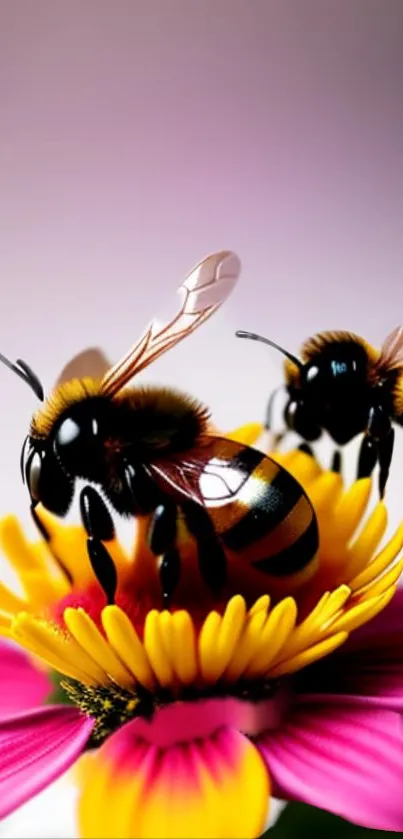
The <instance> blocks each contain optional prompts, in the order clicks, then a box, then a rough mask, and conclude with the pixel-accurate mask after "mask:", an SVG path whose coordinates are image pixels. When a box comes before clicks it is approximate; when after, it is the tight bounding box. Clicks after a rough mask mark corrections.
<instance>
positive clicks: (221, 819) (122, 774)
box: [79, 726, 270, 839]
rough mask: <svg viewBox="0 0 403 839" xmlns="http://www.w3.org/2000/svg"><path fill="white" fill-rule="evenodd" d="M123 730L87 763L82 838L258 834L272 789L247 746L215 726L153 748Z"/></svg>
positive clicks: (221, 838) (242, 837) (210, 838)
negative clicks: (201, 735) (197, 737)
mask: <svg viewBox="0 0 403 839" xmlns="http://www.w3.org/2000/svg"><path fill="white" fill-rule="evenodd" d="M127 729H129V726H126V731H124V730H122V729H121V731H120V732H118V733H117V734H116V735H114V736H113V737H112V738H110V739H109V741H107V742H106V743H105V745H104V746H103V747H101V749H100V750H99V751H98V753H97V755H96V758H95V759H94V760H93V761H91V764H90V767H89V769H90V771H89V772H88V775H87V777H86V779H85V781H84V787H83V792H82V795H81V800H80V803H79V823H80V829H81V830H80V834H81V836H82V837H83V839H95V837H97V839H99V837H106V836H107V837H108V839H132V837H134V836H135V837H136V839H162V837H163V839H201V837H203V839H252V838H253V837H257V836H259V835H260V834H261V833H262V832H263V828H264V825H265V820H266V817H267V810H268V800H269V793H270V786H269V778H268V774H267V770H266V767H265V764H264V762H263V759H262V757H261V756H260V754H259V752H258V751H257V749H256V747H255V746H254V745H253V743H251V742H250V741H249V740H247V739H246V738H245V737H243V736H242V735H241V734H239V733H238V732H237V731H235V730H232V729H221V730H220V731H217V732H216V733H215V734H214V735H212V736H211V737H209V738H207V739H206V740H204V741H193V742H192V741H191V742H190V743H184V744H179V743H178V744H177V745H175V746H172V747H170V748H167V749H157V748H155V747H154V746H150V745H148V744H147V743H145V742H144V741H139V740H136V739H135V737H134V736H133V735H130V730H129V731H128V730H127ZM240 802H241V804H240Z"/></svg>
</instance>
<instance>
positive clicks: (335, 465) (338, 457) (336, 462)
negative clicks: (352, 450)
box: [330, 449, 343, 475]
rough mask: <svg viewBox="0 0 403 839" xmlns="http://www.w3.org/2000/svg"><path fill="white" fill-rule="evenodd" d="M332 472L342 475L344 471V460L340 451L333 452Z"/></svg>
mask: <svg viewBox="0 0 403 839" xmlns="http://www.w3.org/2000/svg"><path fill="white" fill-rule="evenodd" d="M330 470H331V472H336V473H337V474H338V475H341V473H342V471H343V459H342V454H341V451H340V449H335V450H334V452H333V457H332V462H331V465H330Z"/></svg>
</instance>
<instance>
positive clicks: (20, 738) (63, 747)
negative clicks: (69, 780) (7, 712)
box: [0, 705, 94, 819]
mask: <svg viewBox="0 0 403 839" xmlns="http://www.w3.org/2000/svg"><path fill="white" fill-rule="evenodd" d="M93 727H94V722H93V720H91V719H89V718H87V717H84V716H83V715H82V714H81V713H80V711H78V710H77V709H76V708H69V707H67V706H64V705H60V706H58V705H54V706H48V707H47V708H39V709H37V710H35V711H32V712H31V713H25V714H19V715H18V716H16V717H14V719H12V718H10V719H8V720H3V721H2V722H0V819H1V818H4V817H5V816H7V815H8V814H9V813H11V812H12V811H13V810H15V809H16V808H17V807H19V806H20V805H21V804H24V803H25V802H26V801H28V799H29V798H31V797H32V796H33V795H36V793H38V792H40V791H41V790H42V789H44V788H45V787H46V786H47V785H48V784H50V783H51V782H52V781H54V780H55V779H56V778H58V777H59V775H61V774H62V773H63V772H65V771H66V770H67V769H68V768H69V767H70V766H71V765H72V764H73V763H74V761H75V760H76V759H77V757H78V756H79V754H80V753H81V752H82V750H83V748H84V746H85V743H86V742H87V740H88V738H89V736H90V734H91V731H92V729H93Z"/></svg>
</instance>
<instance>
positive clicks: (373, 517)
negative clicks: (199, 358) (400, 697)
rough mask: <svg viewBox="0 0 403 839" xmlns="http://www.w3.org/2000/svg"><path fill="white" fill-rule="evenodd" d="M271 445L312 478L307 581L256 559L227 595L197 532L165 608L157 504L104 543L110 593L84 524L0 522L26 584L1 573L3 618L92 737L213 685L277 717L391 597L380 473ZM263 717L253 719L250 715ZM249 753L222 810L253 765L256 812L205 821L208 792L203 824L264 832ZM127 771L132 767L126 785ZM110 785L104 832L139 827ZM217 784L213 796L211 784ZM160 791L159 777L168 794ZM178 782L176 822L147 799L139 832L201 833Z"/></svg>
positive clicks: (45, 519) (86, 822)
mask: <svg viewBox="0 0 403 839" xmlns="http://www.w3.org/2000/svg"><path fill="white" fill-rule="evenodd" d="M253 435H254V429H253V428H252V427H250V428H245V429H242V430H240V431H238V432H235V433H234V435H232V436H233V438H236V439H238V440H240V439H242V440H243V441H244V442H248V441H251V440H252V438H253ZM273 457H274V458H275V459H276V460H277V461H278V463H280V464H281V465H282V466H283V467H285V468H286V469H287V470H288V471H290V472H291V473H292V474H293V475H294V477H295V478H296V479H297V480H298V481H299V482H300V484H301V485H302V486H303V488H304V489H305V491H306V493H307V495H308V497H309V498H310V500H311V502H312V504H313V506H314V509H315V511H316V515H317V519H318V525H319V537H320V549H319V560H318V566H317V569H316V571H315V574H314V576H313V577H311V578H310V579H306V580H303V581H302V583H301V582H299V583H298V585H297V584H294V583H295V581H294V582H293V581H292V580H291V581H287V580H285V581H284V580H283V581H282V583H281V586H276V587H273V588H271V587H269V586H268V584H267V581H265V580H264V577H262V575H260V576H259V578H258V581H257V578H256V577H254V576H253V574H252V571H250V570H249V567H247V568H245V570H244V572H243V573H241V574H239V573H238V574H235V575H234V577H233V579H232V582H231V587H230V589H229V592H228V598H227V599H226V601H223V600H222V599H221V600H216V601H214V598H212V595H207V593H205V592H204V590H203V589H202V588H201V587H200V584H199V581H198V577H197V563H196V561H195V557H194V544H193V543H192V542H191V541H189V543H188V544H187V543H186V540H184V554H185V556H184V559H185V562H184V564H183V567H184V568H185V572H184V582H183V584H182V585H181V589H180V596H179V599H178V602H176V603H174V604H173V606H172V608H171V609H169V610H168V609H163V608H161V594H160V588H159V577H158V568H157V566H156V562H155V558H154V557H153V555H152V554H151V552H150V550H149V549H148V547H147V541H146V533H147V530H148V526H149V518H146V517H143V518H139V520H138V522H137V523H136V532H135V540H134V548H133V551H132V552H127V551H125V550H124V549H123V547H122V546H121V545H120V544H119V543H118V541H117V540H116V539H112V540H110V541H109V542H107V543H106V546H107V548H108V551H109V553H110V555H111V557H112V559H113V562H114V565H115V568H116V573H117V581H118V582H117V589H116V596H115V598H114V602H113V603H108V602H107V598H106V596H105V593H104V591H103V589H102V588H101V586H100V585H99V583H98V580H97V579H96V578H95V576H94V573H93V571H92V568H91V565H90V562H89V560H88V555H87V549H86V539H87V537H86V535H85V533H84V531H83V529H82V528H81V527H74V526H71V525H69V526H67V525H65V524H63V523H62V522H60V521H59V520H58V519H56V518H55V517H54V516H52V515H51V514H49V513H48V512H46V511H45V510H44V509H41V507H40V506H38V507H37V514H38V518H39V520H40V523H41V526H42V528H43V533H44V534H45V537H46V538H45V540H44V541H40V542H36V543H34V544H31V543H30V542H28V541H27V540H26V538H25V536H24V534H23V532H22V530H21V527H20V525H19V523H18V521H17V520H16V519H15V518H14V517H12V516H9V517H8V518H6V519H4V520H3V521H2V522H1V525H0V540H1V545H2V548H3V551H4V553H5V554H6V556H7V557H8V559H9V561H10V562H11V563H12V565H13V567H14V569H15V570H16V571H17V574H18V575H19V578H20V581H21V585H22V591H23V594H22V595H21V596H16V595H15V594H13V593H11V592H10V591H9V590H8V589H6V588H5V587H4V586H1V587H0V610H1V612H0V620H1V632H2V633H3V635H5V636H6V637H8V638H10V639H13V640H14V641H16V642H18V643H19V644H20V645H21V646H23V647H24V648H25V649H26V650H28V651H29V652H30V653H31V654H32V655H34V656H35V657H37V658H39V659H40V660H41V661H42V662H44V663H45V664H46V665H47V666H48V667H49V668H50V669H52V670H53V671H56V672H57V673H58V674H59V676H60V684H61V688H62V689H63V690H64V691H65V693H66V695H67V697H68V699H69V701H70V702H71V703H72V705H75V706H76V707H77V708H79V709H80V711H81V712H82V713H83V714H85V715H87V716H88V717H90V718H91V719H92V720H93V721H94V727H93V730H92V740H91V743H92V745H93V746H99V745H101V751H102V749H106V750H108V748H109V746H108V743H109V738H110V735H111V734H113V732H116V731H117V730H119V729H120V728H121V727H122V725H124V724H125V723H128V722H130V721H132V720H137V721H141V720H143V721H146V720H149V719H153V717H154V716H155V714H157V716H158V714H159V713H166V712H167V709H169V708H170V707H172V706H175V705H176V704H178V703H188V702H190V703H193V702H197V701H215V700H216V699H217V698H221V700H222V701H225V702H227V701H239V702H241V703H242V702H244V703H245V702H252V703H253V705H254V707H260V705H261V703H263V707H264V708H265V714H266V717H265V719H266V722H265V725H266V727H267V725H268V722H267V719H268V717H267V714H268V713H269V709H270V719H271V722H270V726H275V725H277V724H278V720H279V719H281V718H282V715H283V714H284V709H285V708H286V707H287V695H288V691H289V685H290V683H291V681H292V677H293V674H296V673H297V672H298V671H301V670H302V669H303V668H306V667H307V666H308V665H311V664H313V663H314V662H316V661H318V660H320V659H322V658H323V657H325V656H327V655H328V654H330V653H332V652H333V651H334V650H336V649H337V648H338V647H340V646H341V645H343V644H344V642H345V641H346V640H347V638H348V636H349V634H350V633H351V632H352V631H353V630H355V629H356V628H357V627H359V626H361V625H362V624H364V623H365V622H367V621H369V620H370V619H371V618H373V617H374V616H375V615H376V614H377V613H379V612H380V611H381V610H382V609H383V608H384V607H385V606H386V605H387V603H388V602H389V601H390V600H391V598H392V596H393V594H394V592H395V590H396V586H397V581H398V578H399V575H400V573H401V571H402V568H403V561H402V560H399V561H396V558H397V556H398V554H399V552H400V551H401V549H402V547H403V526H401V527H400V528H399V529H398V531H397V532H396V534H395V535H394V536H393V537H392V539H391V540H390V541H389V542H388V543H387V544H386V545H385V546H384V547H382V548H381V549H380V548H379V545H380V542H381V540H382V537H383V535H384V533H385V529H386V525H387V514H386V509H385V505H384V504H383V502H378V504H377V505H376V506H375V509H374V510H373V512H372V513H371V514H370V515H369V517H368V518H367V519H366V520H364V514H365V510H366V507H367V505H368V501H369V496H370V490H371V481H370V479H365V480H361V481H357V482H356V483H354V484H353V486H352V487H351V488H350V489H347V490H346V489H345V488H344V487H343V481H342V478H341V477H340V475H337V474H335V473H333V472H330V471H326V470H322V469H321V468H320V467H319V466H318V464H317V463H316V462H315V461H314V460H313V459H312V458H311V457H310V456H308V455H306V454H304V453H302V452H299V451H293V452H290V453H287V454H281V455H279V454H276V455H273ZM357 531H359V532H358V535H357ZM249 574H250V575H251V576H250V577H249ZM287 585H288V586H289V590H287ZM259 586H260V588H259ZM290 680H291V681H290ZM187 707H188V706H187ZM239 707H240V706H239ZM242 707H244V706H242ZM245 707H246V706H245ZM237 708H238V706H237ZM238 710H239V709H238ZM238 710H237V714H238ZM220 713H221V712H220ZM241 716H242V714H241ZM248 719H249V718H248ZM245 720H246V717H245ZM245 720H244V721H243V722H242V724H240V726H241V730H242V731H244V732H245V731H247V733H248V734H250V735H253V734H254V732H253V731H252V730H251V726H250V724H249V721H245ZM144 724H146V723H144ZM222 724H223V723H222ZM256 724H257V723H256V720H255V721H254V723H253V726H255V727H256ZM194 726H195V720H194V719H193V720H192V723H191V724H190V723H189V727H190V728H191V729H192V731H193V730H194ZM248 726H249V727H248ZM253 726H252V728H253ZM147 730H148V729H147ZM219 730H221V729H220V728H219ZM144 736H148V735H146V734H145V735H144ZM153 736H154V735H153ZM220 736H221V735H220ZM222 736H223V737H224V734H223V735H222ZM136 742H137V741H136ZM152 742H153V743H154V741H152ZM102 744H104V746H102ZM154 745H155V743H154ZM136 748H137V746H136ZM217 748H218V746H217ZM223 748H224V747H223ZM225 748H227V746H226V747H225ZM228 748H229V745H228ZM231 748H232V747H231ZM245 748H246V747H245ZM224 751H225V749H224ZM141 754H142V753H141V749H140V752H139V753H138V755H137V758H136V761H137V763H136V762H135V764H136V766H137V768H138V771H139V773H140V774H141V772H140V767H141V765H142V757H141ZM220 754H221V752H220ZM105 755H106V758H105V760H106V762H104V764H103V767H104V768H103V769H102V771H101V770H100V772H101V775H99V776H98V775H97V778H98V780H96V781H95V780H94V781H92V780H91V772H90V773H89V774H88V776H87V777H88V785H89V786H88V788H87V787H86V790H87V791H86V792H85V793H84V796H83V803H82V807H81V825H82V831H83V835H85V836H91V835H94V836H95V835H100V834H99V833H97V832H96V831H97V830H98V831H99V829H100V824H101V822H100V821H99V819H101V821H102V820H103V819H104V820H105V818H106V815H105V809H104V808H103V807H101V804H100V801H101V798H102V796H101V792H102V790H103V792H102V795H104V794H105V789H104V787H105V783H106V780H105V779H108V778H109V774H108V773H110V771H112V770H110V765H111V764H110V761H111V760H112V764H113V761H114V758H113V759H112V757H111V756H110V753H109V752H108V751H106V752H105ZM108 755H109V757H108ZM244 758H245V761H246V762H245V761H244V760H243V758H242V761H241V764H242V767H241V769H240V772H239V775H237V777H236V779H235V780H234V778H233V777H232V775H230V776H229V777H228V779H227V781H228V789H227V799H228V801H227V804H228V807H227V809H226V812H227V814H228V813H229V812H230V809H231V807H234V804H235V801H236V796H237V795H239V793H240V786H239V783H240V781H239V778H241V780H242V779H243V781H242V783H243V784H244V783H246V781H247V775H248V772H249V771H250V772H252V770H253V772H252V776H253V777H255V778H257V779H258V781H256V789H257V790H258V791H259V795H260V796H261V797H260V798H259V802H260V803H259V806H257V804H256V801H255V795H257V793H255V792H251V806H252V804H253V807H254V808H255V815H254V816H253V825H252V823H250V822H248V823H247V824H245V823H243V822H242V824H241V823H240V826H239V830H241V829H242V831H243V833H242V834H241V833H236V825H235V824H234V822H233V820H231V819H230V820H229V821H227V822H226V825H227V826H226V827H225V829H224V828H222V831H223V832H217V831H218V830H219V828H218V827H217V822H216V820H214V819H213V820H212V821H211V820H210V821H208V819H209V818H210V816H208V817H207V816H205V821H204V822H203V819H202V813H203V806H201V805H200V801H201V799H200V800H199V803H198V804H197V806H196V804H195V806H194V809H193V814H195V813H197V814H198V819H202V822H203V825H204V832H203V835H205V836H218V835H220V836H224V835H225V836H229V835H242V836H246V835H248V836H249V835H258V832H256V831H258V829H260V828H258V827H257V825H256V823H255V822H256V819H257V822H259V824H260V827H263V824H264V817H265V806H264V801H265V796H266V797H267V794H268V788H269V781H268V779H267V773H266V770H265V769H264V768H262V767H263V764H262V761H261V758H260V757H258V756H257V753H255V751H254V749H252V746H251V744H248V747H247V750H246V753H245V755H244ZM223 759H224V758H223ZM91 760H92V758H91ZM220 760H221V758H220ZM108 761H109V762H108ZM224 762H225V761H224ZM107 767H109V769H107ZM248 767H249V769H248ZM246 770H248V772H247V771H246ZM147 771H148V770H147ZM150 771H151V770H150ZM153 771H154V770H153ZM209 771H210V770H208V771H207V769H206V773H207V774H206V776H205V779H204V781H203V783H204V784H205V786H206V790H208V789H210V786H211V783H212V780H211V776H210V774H209ZM217 771H218V770H217ZM220 771H221V770H220ZM253 773H254V775H253ZM95 774H96V773H95ZM101 776H102V777H101ZM252 776H251V777H252ZM94 777H95V776H94ZM139 777H140V775H139ZM144 777H145V775H144V774H143V775H142V778H143V780H142V781H141V783H140V781H139V783H138V788H137V792H133V790H132V792H131V795H132V798H130V796H129V798H130V801H131V802H132V803H133V800H134V799H135V800H136V801H138V806H139V807H140V804H141V800H142V798H141V796H143V795H144V783H145V782H144ZM203 777H204V776H203ZM109 780H110V778H109ZM126 782H127V783H128V781H127V778H126V780H125V782H124V784H123V786H124V789H125V790H126V786H125V784H126ZM108 783H109V781H108ZM122 783H123V781H122ZM165 783H166V778H165V776H164V779H163V780H161V784H162V787H161V789H162V788H164V789H165V786H164V784H165ZM94 784H95V786H94ZM110 784H112V781H110ZM209 785H210V786H209ZM112 787H113V784H112ZM119 789H120V787H119ZM122 789H123V787H122ZM214 789H216V788H215V787H214ZM113 790H114V791H113V796H115V794H116V796H117V797H116V798H113V800H114V802H115V803H116V806H117V807H118V805H119V807H120V804H119V801H122V802H123V803H122V808H123V809H122V813H123V815H122V816H121V817H119V818H118V817H117V816H116V820H115V827H113V825H112V824H109V823H108V824H109V827H108V829H109V830H110V831H111V832H110V833H108V836H109V835H110V836H112V835H113V836H130V835H133V832H131V831H132V830H133V829H134V828H133V826H132V823H131V822H130V818H129V816H128V815H127V807H126V809H125V806H126V805H124V800H126V799H124V795H126V792H125V793H124V795H123V793H122V795H123V798H122V799H120V798H119V795H120V793H119V795H118V792H117V791H116V790H117V788H116V789H115V787H113ZM210 793H211V796H210V798H211V806H213V804H214V801H215V798H214V795H215V793H214V795H213V792H211V790H210ZM210 793H208V795H210ZM111 795H112V793H111ZM127 795H129V793H127ZM161 795H162V792H161V790H160V793H158V796H159V798H160V797H161ZM172 795H173V799H172V800H173V802H174V803H173V805H172V806H173V810H175V807H176V805H178V814H179V813H182V815H178V814H177V818H176V820H175V819H173V821H172V822H170V823H169V825H168V826H167V823H166V822H165V823H164V825H165V827H164V830H165V831H167V832H165V833H163V834H161V833H158V830H161V829H162V827H161V825H162V822H161V821H158V818H156V817H155V818H156V820H155V819H154V821H153V818H154V816H152V814H151V810H150V813H149V820H148V821H147V819H146V820H145V822H144V826H143V828H142V830H140V828H138V829H139V830H140V832H139V833H136V834H135V835H138V836H140V835H142V836H158V835H165V836H169V835H172V836H179V835H182V834H181V833H180V830H182V829H183V835H199V834H198V833H192V830H193V828H192V825H193V827H194V825H195V824H196V823H197V829H198V830H199V829H200V825H199V823H198V822H197V820H196V822H194V821H192V819H191V818H190V816H189V819H188V820H186V819H185V821H183V818H184V817H183V812H185V810H184V808H183V807H182V810H181V808H180V806H179V804H180V802H179V804H178V802H176V803H175V800H174V799H175V795H174V793H172ZM206 795H207V792H206ZM217 795H218V793H217ZM220 795H221V793H220ZM113 796H112V797H113ZM133 796H134V798H133ZM158 796H157V797H158ZM107 797H108V796H107ZM219 797H220V796H219ZM224 797H225V796H224ZM159 798H158V800H159ZM221 798H222V796H221ZM227 799H226V800H227ZM127 800H129V799H127ZM209 800H210V799H209ZM217 801H218V799H217ZM94 802H95V803H96V806H97V807H100V808H101V809H99V814H101V815H99V814H98V817H97V819H98V820H97V819H96V818H95V817H94V818H93V819H91V817H90V815H89V809H91V808H92V809H91V812H93V807H94ZM229 802H232V804H231V806H230V804H229ZM262 802H263V804H262ZM154 805H155V799H154V798H153V806H154ZM127 806H128V805H127ZM144 806H145V805H144ZM222 806H223V807H224V804H223V805H222ZM225 806H226V805H225ZM133 807H134V805H133ZM214 807H215V808H216V804H214ZM256 807H257V810H256ZM112 809H113V808H112V807H111V812H112ZM185 809H186V808H185ZM224 809H225V807H224ZM113 811H114V812H115V813H116V810H114V809H113ZM135 811H136V808H134V810H133V812H135ZM136 812H137V811H136ZM147 812H148V811H147ZM153 812H154V811H153ZM158 812H160V811H159V810H158ZM256 813H257V815H256ZM110 818H112V816H110ZM147 818H148V817H147ZM125 819H126V821H125ZM178 819H179V821H178ZM181 819H182V821H181ZM179 822H180V825H181V827H180V826H179ZM103 823H104V824H105V821H104V822H103ZM94 825H95V826H94ZM116 825H117V826H116ZM150 825H151V826H150ZM229 825H230V826H229ZM220 830H221V828H220ZM105 835H106V834H105ZM200 835H201V834H200Z"/></svg>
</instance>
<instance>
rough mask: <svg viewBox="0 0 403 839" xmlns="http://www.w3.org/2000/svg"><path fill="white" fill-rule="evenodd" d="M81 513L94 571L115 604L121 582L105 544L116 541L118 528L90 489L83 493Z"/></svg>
mask: <svg viewBox="0 0 403 839" xmlns="http://www.w3.org/2000/svg"><path fill="white" fill-rule="evenodd" d="M80 513H81V519H82V522H83V525H84V528H85V531H86V533H87V536H88V539H87V551H88V556H89V560H90V563H91V565H92V569H93V571H94V574H95V576H96V578H97V580H98V582H99V584H100V586H101V587H102V589H103V590H104V592H105V595H106V598H107V601H108V604H109V605H111V604H113V603H114V602H115V594H116V588H117V582H118V579H117V573H116V568H115V563H114V562H113V559H112V557H111V555H110V553H109V551H108V550H107V549H106V547H105V545H104V544H103V541H109V540H110V539H113V538H114V536H115V528H114V524H113V521H112V517H111V515H110V513H109V510H108V508H107V506H106V504H105V502H104V501H103V499H102V498H101V496H100V495H99V493H98V492H97V491H96V489H94V488H93V487H91V486H86V487H84V489H82V490H81V493H80Z"/></svg>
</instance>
